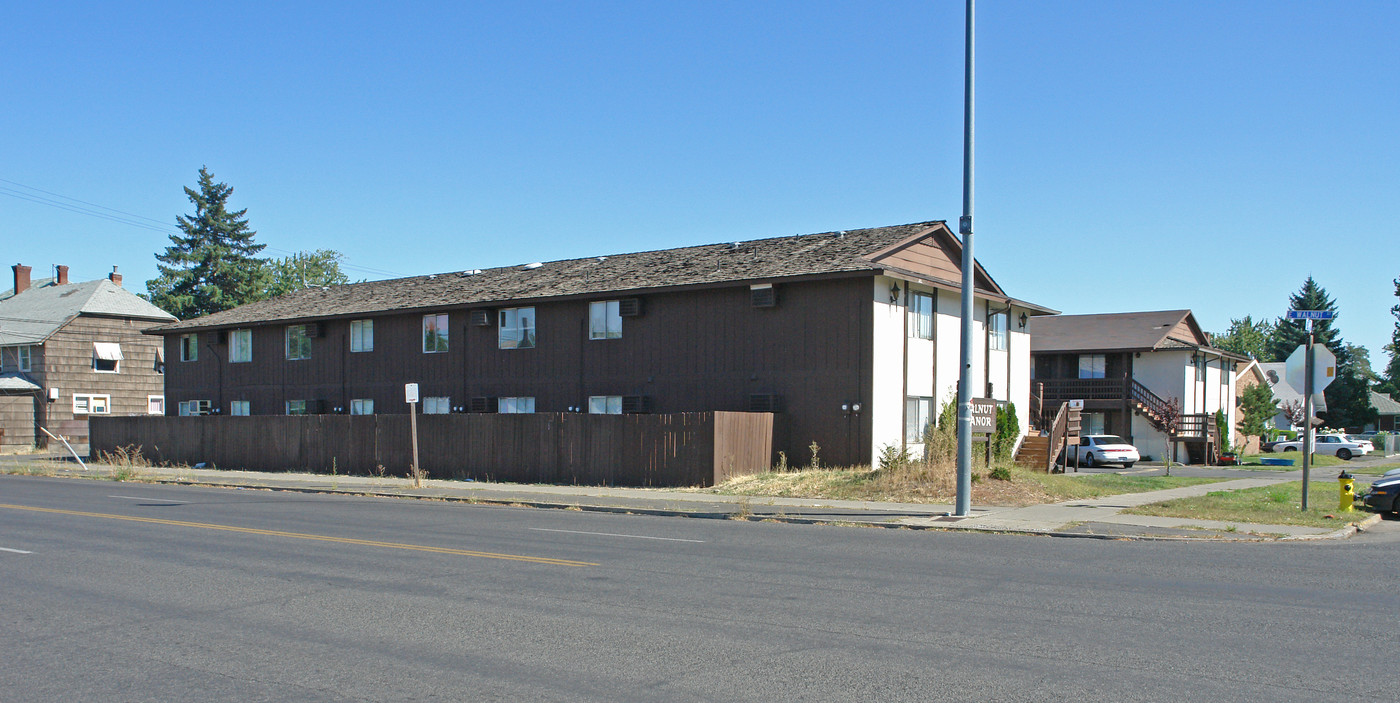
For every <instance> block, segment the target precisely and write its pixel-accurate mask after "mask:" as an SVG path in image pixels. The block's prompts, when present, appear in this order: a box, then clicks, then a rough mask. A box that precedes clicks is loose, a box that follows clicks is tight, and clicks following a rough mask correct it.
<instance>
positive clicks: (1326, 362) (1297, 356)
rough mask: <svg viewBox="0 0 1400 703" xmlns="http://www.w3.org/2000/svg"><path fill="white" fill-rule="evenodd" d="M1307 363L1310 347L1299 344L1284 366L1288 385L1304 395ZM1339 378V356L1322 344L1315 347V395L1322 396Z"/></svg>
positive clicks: (1284, 374)
mask: <svg viewBox="0 0 1400 703" xmlns="http://www.w3.org/2000/svg"><path fill="white" fill-rule="evenodd" d="M1307 363H1308V345H1306V344H1299V345H1298V348H1297V349H1294V350H1293V353H1292V354H1289V355H1288V361H1286V362H1284V365H1283V376H1284V380H1286V381H1288V385H1290V386H1293V390H1296V391H1298V392H1299V393H1303V392H1305V391H1304V387H1305V386H1306V385H1307V383H1306V381H1307V379H1306V376H1307V371H1306V368H1307ZM1336 378H1337V355H1336V354H1333V353H1332V350H1331V349H1328V348H1327V347H1326V346H1324V345H1322V344H1314V345H1313V387H1312V389H1313V394H1315V395H1322V389H1323V388H1326V387H1327V386H1328V385H1329V384H1331V383H1332V381H1333V380H1335V379H1336Z"/></svg>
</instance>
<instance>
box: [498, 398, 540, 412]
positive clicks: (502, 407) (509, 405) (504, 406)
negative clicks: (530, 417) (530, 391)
mask: <svg viewBox="0 0 1400 703" xmlns="http://www.w3.org/2000/svg"><path fill="white" fill-rule="evenodd" d="M496 412H499V413H532V412H535V399H534V398H533V397H527V396H518V397H511V398H498V399H497V400H496Z"/></svg>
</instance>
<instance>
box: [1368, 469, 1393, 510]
mask: <svg viewBox="0 0 1400 703" xmlns="http://www.w3.org/2000/svg"><path fill="white" fill-rule="evenodd" d="M1362 500H1363V501H1365V503H1366V505H1368V506H1370V508H1371V509H1372V510H1375V511H1376V512H1381V513H1400V473H1391V472H1387V473H1386V475H1384V476H1382V477H1380V478H1378V479H1376V481H1375V482H1374V483H1372V484H1371V489H1370V490H1368V491H1366V495H1365V496H1364V497H1363V498H1362Z"/></svg>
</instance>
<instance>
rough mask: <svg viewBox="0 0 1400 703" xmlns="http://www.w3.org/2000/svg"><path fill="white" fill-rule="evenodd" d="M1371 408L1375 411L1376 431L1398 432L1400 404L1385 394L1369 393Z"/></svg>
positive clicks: (1399, 429)
mask: <svg viewBox="0 0 1400 703" xmlns="http://www.w3.org/2000/svg"><path fill="white" fill-rule="evenodd" d="M1369 392H1370V394H1371V407H1373V408H1375V409H1376V416H1377V417H1376V430H1377V431H1379V432H1400V403H1397V402H1395V399H1394V398H1392V397H1390V396H1389V395H1387V394H1385V393H1377V392H1375V391H1369Z"/></svg>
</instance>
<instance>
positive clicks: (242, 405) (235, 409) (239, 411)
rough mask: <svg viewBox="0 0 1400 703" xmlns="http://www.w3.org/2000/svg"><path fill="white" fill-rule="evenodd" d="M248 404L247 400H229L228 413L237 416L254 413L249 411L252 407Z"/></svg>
mask: <svg viewBox="0 0 1400 703" xmlns="http://www.w3.org/2000/svg"><path fill="white" fill-rule="evenodd" d="M248 405H249V404H248V401H246V400H230V401H229V402H228V414H229V415H233V416H235V417H246V416H248V415H252V413H251V412H249V410H250V408H249V407H248Z"/></svg>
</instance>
